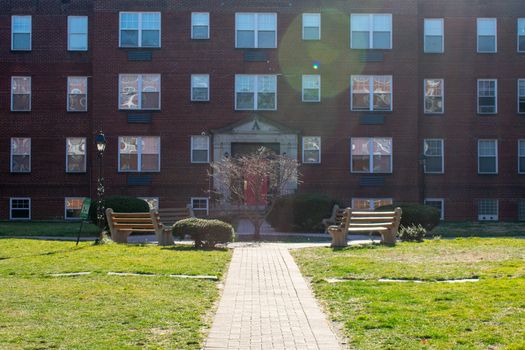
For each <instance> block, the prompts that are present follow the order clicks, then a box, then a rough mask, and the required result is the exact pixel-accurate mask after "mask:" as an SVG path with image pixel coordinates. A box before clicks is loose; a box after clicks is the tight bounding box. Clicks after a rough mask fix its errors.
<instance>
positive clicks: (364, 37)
mask: <svg viewBox="0 0 525 350" xmlns="http://www.w3.org/2000/svg"><path fill="white" fill-rule="evenodd" d="M369 41H370V36H369V33H368V32H358V31H354V32H352V48H353V49H368V48H369V47H370V46H369Z"/></svg>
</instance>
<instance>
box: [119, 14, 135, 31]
mask: <svg viewBox="0 0 525 350" xmlns="http://www.w3.org/2000/svg"><path fill="white" fill-rule="evenodd" d="M120 28H121V29H139V14H138V13H133V12H122V13H121V14H120Z"/></svg>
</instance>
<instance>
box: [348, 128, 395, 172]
mask: <svg viewBox="0 0 525 350" xmlns="http://www.w3.org/2000/svg"><path fill="white" fill-rule="evenodd" d="M350 142H351V144H352V149H351V156H350V157H351V168H352V169H351V171H352V172H353V173H369V174H372V173H391V172H392V139H391V138H365V137H353V138H351V139H350Z"/></svg>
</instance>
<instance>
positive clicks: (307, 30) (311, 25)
mask: <svg viewBox="0 0 525 350" xmlns="http://www.w3.org/2000/svg"><path fill="white" fill-rule="evenodd" d="M303 40H321V14H320V13H303Z"/></svg>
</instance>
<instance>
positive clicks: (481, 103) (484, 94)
mask: <svg viewBox="0 0 525 350" xmlns="http://www.w3.org/2000/svg"><path fill="white" fill-rule="evenodd" d="M497 96H498V81H497V80H496V79H478V113H479V114H496V113H498V102H497Z"/></svg>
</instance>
